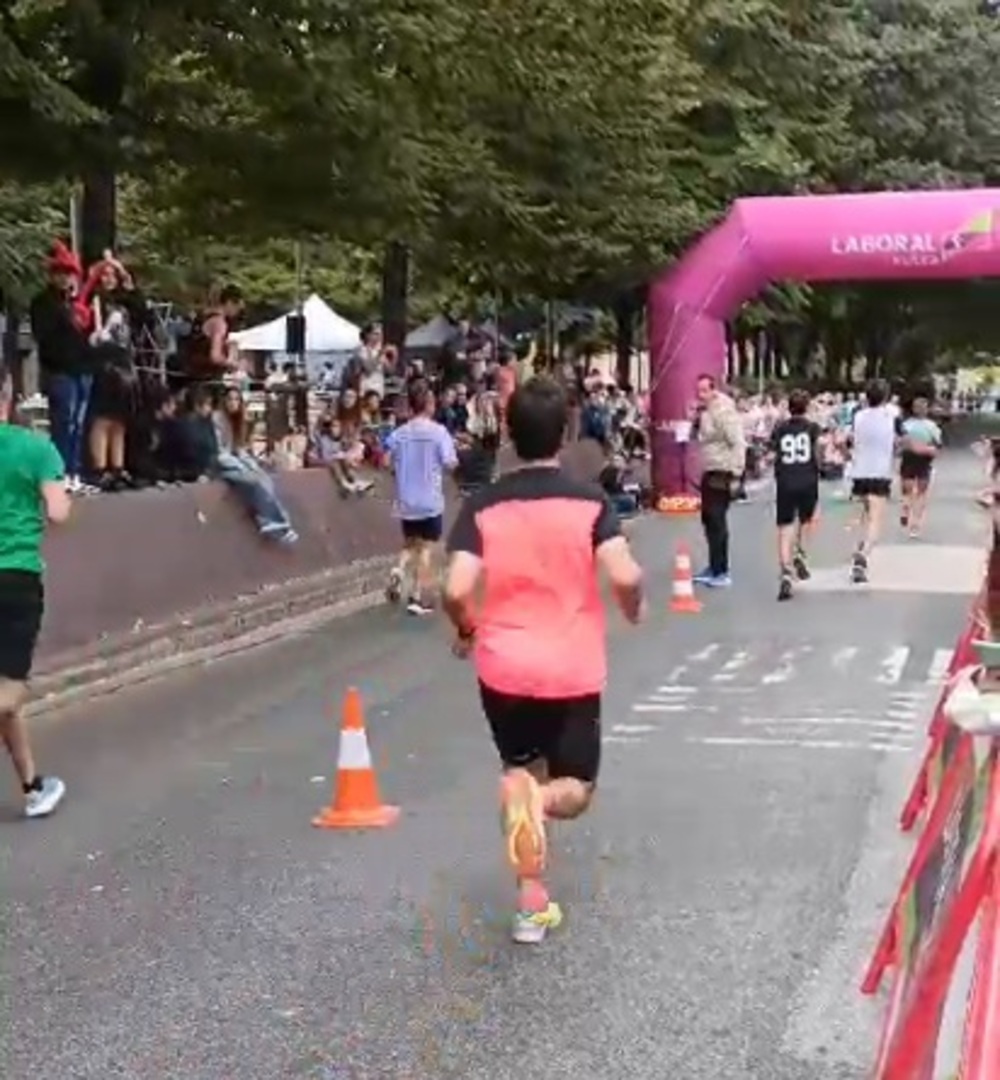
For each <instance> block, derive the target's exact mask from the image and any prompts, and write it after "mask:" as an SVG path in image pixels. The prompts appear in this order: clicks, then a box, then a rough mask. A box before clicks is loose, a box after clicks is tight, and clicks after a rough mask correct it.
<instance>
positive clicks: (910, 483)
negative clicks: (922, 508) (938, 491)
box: [899, 473, 916, 529]
mask: <svg viewBox="0 0 1000 1080" xmlns="http://www.w3.org/2000/svg"><path fill="white" fill-rule="evenodd" d="M899 487H900V495H901V497H900V507H899V524H900V525H901V526H902V527H903V528H904V529H906V528H909V525H910V522H911V521H912V520H913V514H914V503H915V501H916V481H915V480H914V479H913V477H911V476H905V475H904V474H903V473H900V475H899Z"/></svg>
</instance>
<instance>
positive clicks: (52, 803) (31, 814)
mask: <svg viewBox="0 0 1000 1080" xmlns="http://www.w3.org/2000/svg"><path fill="white" fill-rule="evenodd" d="M65 794H66V785H65V784H64V783H63V782H62V780H60V779H59V777H58V776H43V777H40V778H39V785H38V787H37V788H35V789H34V790H32V791H29V792H27V793H26V794H25V796H24V816H25V817H26V818H43V817H48V816H49V814H51V813H52V812H53V811H54V810H55V809H56V807H57V806H58V805H59V804H60V803H61V802H62V801H63V797H64V796H65Z"/></svg>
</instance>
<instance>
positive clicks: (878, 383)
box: [865, 379, 889, 409]
mask: <svg viewBox="0 0 1000 1080" xmlns="http://www.w3.org/2000/svg"><path fill="white" fill-rule="evenodd" d="M888 399H889V384H888V383H887V382H886V381H885V379H872V381H871V382H870V383H869V384H868V385H867V386H866V387H865V401H867V402H868V404H869V406H870V407H871V408H873V409H875V408H877V407H878V406H879V405H884V404H885V403H886V401H888Z"/></svg>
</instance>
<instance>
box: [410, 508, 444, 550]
mask: <svg viewBox="0 0 1000 1080" xmlns="http://www.w3.org/2000/svg"><path fill="white" fill-rule="evenodd" d="M400 524H401V525H402V528H403V539H404V540H423V541H424V542H425V543H428V544H436V543H437V542H438V541H439V540H440V539H441V536H442V534H443V533H444V518H443V517H441V515H440V514H438V516H437V517H429V518H421V519H420V520H419V521H402V522H400Z"/></svg>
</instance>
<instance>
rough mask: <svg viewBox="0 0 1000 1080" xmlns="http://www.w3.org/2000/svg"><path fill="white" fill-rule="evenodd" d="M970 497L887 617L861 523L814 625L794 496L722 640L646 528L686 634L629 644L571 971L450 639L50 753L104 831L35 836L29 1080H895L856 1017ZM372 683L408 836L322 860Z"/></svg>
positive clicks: (944, 491)
mask: <svg viewBox="0 0 1000 1080" xmlns="http://www.w3.org/2000/svg"><path fill="white" fill-rule="evenodd" d="M940 472H941V474H942V482H941V483H940V484H939V486H938V490H937V492H936V496H935V507H934V518H933V520H932V523H931V527H930V530H929V532H928V535H927V537H926V539H925V540H923V541H921V542H919V543H913V544H908V543H907V542H906V541H904V540H903V539H901V538H900V536H899V535H898V533H897V532H896V531H895V529H894V530H893V531H892V534H891V535H890V537H889V538H888V543H887V546H886V548H885V549H884V550H883V551H882V552H881V553H880V556H879V557H878V558H877V559H876V560H875V561H874V562H873V585H872V586H871V587H870V588H868V589H862V590H857V589H853V590H852V589H850V588H848V587H847V584H846V577H847V571H846V561H845V560H846V555H847V552H848V550H849V538H848V535H847V533H846V532H845V530H844V522H845V521H846V520H847V518H848V516H849V515H850V513H851V511H850V509H849V508H848V507H847V505H846V504H843V503H838V502H835V501H832V500H831V501H828V503H827V505H826V506H825V508H824V517H823V524H822V530H821V534H820V536H819V538H818V540H817V544H816V549H815V558H814V562H815V564H816V567H817V568H818V573H817V576H816V583H815V585H814V586H813V587H812V588H810V589H806V590H803V591H802V593H801V595H799V596H798V597H797V598H796V599H795V601H794V602H793V603H791V604H787V605H779V604H777V603H776V602H775V599H774V592H775V585H776V582H775V572H774V569H773V554H772V547H773V537H772V530H771V525H770V522H771V513H772V509H771V506H770V504H769V503H770V500H769V499H768V497H767V496H766V494H762V495H761V496H760V497H759V499H758V500H756V501H755V502H754V503H753V504H752V505H749V506H743V507H739V508H737V509H736V510H734V513H733V525H734V531H735V537H734V554H735V557H734V574H735V577H736V585H735V587H734V588H733V589H732V590H731V591H730V592H727V593H716V594H711V595H708V596H706V597H705V602H706V606H705V610H704V611H703V613H702V614H700V615H696V616H691V615H686V616H678V615H670V614H668V612H667V610H666V608H667V595H668V591H669V574H670V563H671V557H672V554H673V549H674V545H675V542H676V540H677V539H678V537H680V536H684V535H686V536H689V537H691V538H693V539H696V526H695V525H694V524H693V523H684V524H677V523H676V522H671V521H667V520H664V519H650V520H647V521H644V522H642V523H641V524H640V526H639V529H638V533H637V538H636V544H637V548H638V551H639V553H640V556H641V558H642V559H643V561H644V563H645V565H646V567H647V570H648V573H649V577H650V580H651V583H652V599H653V609H654V610H653V614H652V617H651V620H650V622H649V624H648V625H647V626H645V627H644V628H643V629H642V630H640V631H632V630H630V629H628V628H625V627H623V626H621V625H620V624H619V622H617V621H616V622H615V626H614V630H613V634H612V653H613V660H612V672H613V673H612V680H611V686H610V689H609V693H608V695H607V706H606V735H607V743H606V747H605V750H606V757H605V762H604V771H603V775H602V785H601V789H600V794H599V798H598V800H597V802H596V804H595V808H594V810H593V812H592V814H590V815H589V816H588V817H587V818H586V819H585V820H583V821H581V822H578V823H575V824H572V825H567V826H564V827H560V828H559V829H558V831H557V832H556V835H555V841H554V846H555V867H554V883H555V893H556V895H557V896H558V898H559V899H560V900H561V901H562V902H563V904H564V906H565V909H566V912H567V921H566V924H565V926H564V927H563V928H562V929H561V930H560V931H558V932H557V933H556V934H554V935H552V936H551V937H550V938H549V939H548V941H547V942H546V943H545V944H544V945H543V946H542V947H541V948H538V949H532V948H527V947H516V946H513V945H511V944H510V943H509V942H508V939H507V925H506V919H507V910H506V905H507V904H508V903H509V901H510V885H509V882H508V879H507V877H506V875H505V872H504V869H503V866H502V863H501V858H500V852H499V843H498V836H497V830H496V808H495V802H494V799H495V778H496V764H495V761H494V756H493V750H492V746H491V745H490V743H489V741H488V739H487V736H486V732H485V727H484V723H483V721H482V719H481V717H480V716H479V714H478V711H477V702H476V698H475V694H474V682H473V677H472V673H471V671H470V670H469V668H468V666H466V665H464V664H461V663H459V662H458V661H455V660H453V659H452V658H451V657H450V655H449V654H448V652H447V648H446V644H447V639H446V636H445V634H444V630H443V628H442V627H441V626H440V625H437V624H436V623H435V622H430V623H427V622H412V621H407V620H406V619H405V618H404V617H401V616H399V615H397V614H396V613H390V612H386V611H377V612H373V613H370V614H368V615H366V616H359V617H357V618H355V619H352V620H348V621H345V622H342V623H340V624H338V625H336V626H334V627H332V628H327V629H324V630H322V631H317V632H313V633H310V634H307V635H304V636H302V637H299V638H295V639H291V640H288V641H286V642H283V643H282V644H280V645H278V646H273V647H269V648H267V649H263V650H258V651H255V652H253V653H247V654H243V655H241V656H238V657H236V658H234V659H229V660H226V661H221V662H218V663H216V664H212V665H204V666H201V667H198V668H196V669H193V670H190V671H188V672H185V673H183V674H181V675H178V676H175V677H173V678H171V679H170V680H169V681H163V682H160V683H156V684H153V685H149V686H146V687H144V688H140V689H138V690H133V691H129V692H123V693H120V694H118V695H116V696H114V697H110V698H106V699H104V700H101V701H98V702H96V703H93V704H91V705H88V706H86V707H79V708H76V709H74V710H72V711H69V712H66V713H64V714H62V715H59V716H56V717H54V718H51V719H45V720H42V721H40V722H39V724H38V728H37V738H38V746H39V750H40V754H41V759H42V762H43V764H44V765H45V766H46V767H48V768H51V769H54V770H58V771H60V772H61V774H62V775H64V776H65V778H66V780H67V782H68V783H69V785H70V798H69V799H68V801H67V803H66V804H65V807H64V809H63V810H62V811H61V812H60V814H59V815H58V816H57V817H56V818H54V819H52V820H51V821H48V822H40V823H32V824H27V823H22V822H20V821H15V820H14V816H13V812H11V813H9V814H8V815H7V816H6V817H5V818H4V819H3V820H2V821H0V851H2V855H3V864H4V865H3V870H4V873H3V881H4V884H5V902H4V905H3V912H4V916H5V919H4V929H5V936H6V948H5V949H4V953H3V957H4V961H5V966H6V987H7V995H6V1011H7V1023H6V1024H5V1025H3V1028H2V1031H0V1055H2V1057H0V1062H2V1068H0V1072H2V1075H3V1076H4V1077H5V1078H9V1080H29V1078H30V1077H34V1076H36V1075H47V1076H52V1077H59V1078H60V1080H112V1078H118V1077H124V1078H129V1080H161V1078H170V1080H174V1078H176V1080H295V1078H299V1077H309V1078H323V1080H369V1078H373V1080H374V1078H378V1080H382V1078H385V1080H448V1078H462V1080H475V1078H478V1077H483V1078H487V1077H488V1078H491V1080H508V1078H510V1080H513V1078H521V1077H524V1076H534V1077H538V1078H540V1080H560V1078H563V1077H566V1078H570V1077H572V1078H573V1080H580V1078H594V1080H598V1078H600V1080H619V1078H620V1080H673V1078H677V1080H699V1078H705V1080H708V1078H712V1080H718V1078H726V1080H742V1078H750V1080H854V1078H858V1080H860V1078H861V1077H863V1076H866V1075H867V1070H868V1067H869V1065H870V1063H871V1060H872V1057H873V1054H874V1040H875V1036H876V1030H877V1021H878V1016H879V1008H878V1006H877V1005H876V1004H873V1003H872V1002H868V1001H864V1000H862V999H861V998H860V997H859V995H858V993H857V990H856V984H857V980H858V977H859V975H860V972H861V969H862V968H863V966H864V964H865V962H866V961H867V959H868V956H869V950H870V948H871V946H872V944H873V941H874V936H875V931H876V929H877V927H878V925H879V921H880V919H881V917H882V915H883V914H884V911H885V909H886V906H887V904H888V903H889V901H890V899H891V898H892V895H893V890H894V887H895V885H896V883H897V880H898V877H899V874H900V871H901V866H902V860H903V859H904V858H905V856H906V854H907V852H908V851H909V844H908V842H905V841H903V840H902V839H901V838H899V837H898V836H897V835H896V834H895V829H894V819H895V815H896V813H897V811H898V808H899V805H900V802H901V800H902V797H903V794H904V793H905V790H906V788H907V785H908V782H909V780H910V779H911V777H912V775H913V769H914V764H915V757H916V755H917V754H918V753H919V749H920V746H921V743H922V737H923V730H924V727H925V724H926V720H927V717H928V713H929V709H930V703H931V698H932V697H933V694H934V690H935V686H934V683H935V680H936V679H937V678H938V676H939V675H940V672H941V667H942V665H943V664H944V663H945V662H946V661H947V657H948V651H949V649H950V648H951V646H952V645H953V643H954V639H955V637H956V636H957V633H958V630H959V627H960V623H961V620H962V616H963V614H964V612H965V610H966V609H967V607H968V604H969V600H970V597H969V596H968V592H969V590H970V589H971V588H973V587H974V585H975V581H976V573H977V567H976V563H977V558H978V556H977V552H976V550H975V548H976V546H977V545H980V546H981V545H982V542H983V521H982V516H981V513H980V512H978V511H976V510H974V509H972V507H971V504H970V501H969V499H970V495H971V493H972V491H973V489H974V488H975V486H976V482H977V474H976V472H975V471H974V469H973V468H972V466H971V465H970V464H969V463H968V462H967V461H966V460H965V459H964V458H962V457H960V456H959V455H957V454H955V455H952V456H951V457H949V458H946V459H945V460H943V461H942V463H941V469H940ZM696 553H697V549H696ZM348 684H356V685H358V686H359V687H360V688H361V689H362V691H363V693H364V697H365V702H366V706H367V719H368V723H369V731H370V738H371V741H372V745H373V749H374V752H375V755H376V757H377V760H378V762H379V765H380V778H381V783H382V786H383V789H384V793H385V794H386V796H387V797H388V798H389V799H391V801H393V802H396V803H398V804H399V805H400V806H401V807H402V809H403V816H402V818H401V820H400V821H399V823H398V824H397V825H396V826H395V827H394V828H393V829H391V830H387V831H381V832H374V833H369V834H362V835H352V834H346V833H331V832H323V831H319V830H314V829H312V828H311V827H310V819H311V817H312V816H313V815H314V813H315V812H316V811H317V810H318V809H319V808H320V806H321V804H322V803H323V802H324V800H325V799H326V798H327V797H328V795H329V786H330V780H331V776H332V770H333V762H334V760H335V755H336V730H337V728H336V725H337V717H338V708H339V700H340V698H341V695H342V693H343V691H344V688H345V686H347V685H348ZM7 792H8V793H10V794H11V797H13V793H12V791H11V789H9V788H8V789H7Z"/></svg>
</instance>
